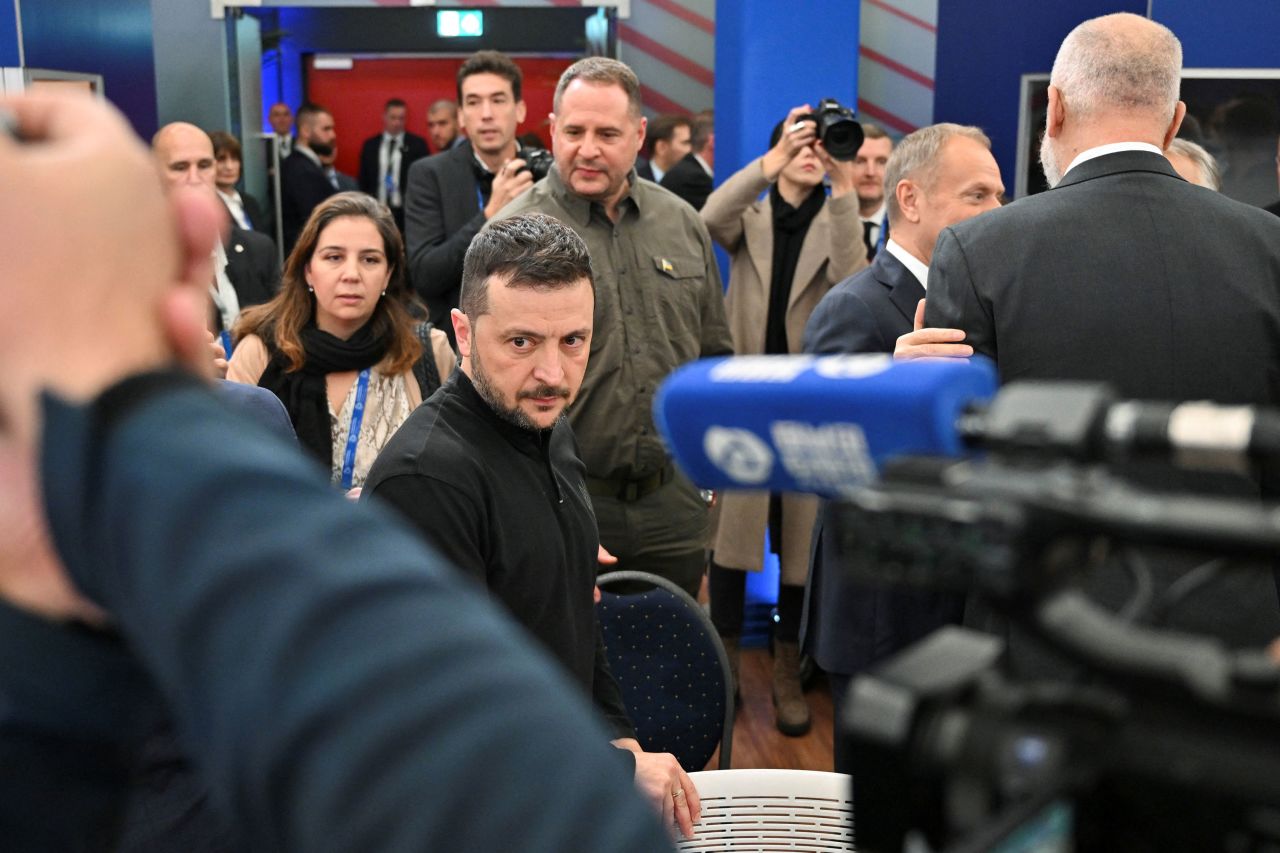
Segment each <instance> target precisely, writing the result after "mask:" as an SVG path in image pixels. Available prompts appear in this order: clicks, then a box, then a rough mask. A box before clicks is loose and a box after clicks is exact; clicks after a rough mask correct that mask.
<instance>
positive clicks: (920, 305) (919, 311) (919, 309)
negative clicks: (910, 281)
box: [915, 299, 925, 332]
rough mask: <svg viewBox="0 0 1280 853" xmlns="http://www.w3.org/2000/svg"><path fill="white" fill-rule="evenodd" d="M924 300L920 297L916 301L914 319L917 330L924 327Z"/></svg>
mask: <svg viewBox="0 0 1280 853" xmlns="http://www.w3.org/2000/svg"><path fill="white" fill-rule="evenodd" d="M924 302H925V301H924V300H923V299H921V300H920V301H919V302H917V303H916V320H915V330H916V331H917V332H918V331H920V330H921V329H923V328H924Z"/></svg>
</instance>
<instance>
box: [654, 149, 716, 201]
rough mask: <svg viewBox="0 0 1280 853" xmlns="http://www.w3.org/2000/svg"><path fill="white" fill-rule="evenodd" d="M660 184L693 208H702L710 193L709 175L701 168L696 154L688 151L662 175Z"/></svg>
mask: <svg viewBox="0 0 1280 853" xmlns="http://www.w3.org/2000/svg"><path fill="white" fill-rule="evenodd" d="M661 186H663V187H665V188H666V189H669V190H671V191H672V192H673V193H675V194H676V195H678V196H680V198H682V199H684V200H685V201H687V202H689V204H691V205H693V209H694V210H702V206H703V205H704V204H706V203H707V196H709V195H711V176H710V175H708V174H707V170H706V169H704V168H702V164H701V163H699V162H698V160H697V155H695V154H694V153H693V152H692V151H690V152H689V153H688V154H686V155H684V156H683V157H681V158H680V160H678V161H677V162H676V164H675V165H674V166H672V167H671V170H670V171H669V172H667V173H666V174H665V175H663V176H662V181H661Z"/></svg>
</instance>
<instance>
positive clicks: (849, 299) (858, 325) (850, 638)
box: [801, 251, 964, 675]
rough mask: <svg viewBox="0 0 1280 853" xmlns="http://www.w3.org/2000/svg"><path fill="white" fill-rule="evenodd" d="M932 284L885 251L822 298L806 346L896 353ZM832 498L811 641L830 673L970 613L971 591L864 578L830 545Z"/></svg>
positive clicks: (817, 540)
mask: <svg viewBox="0 0 1280 853" xmlns="http://www.w3.org/2000/svg"><path fill="white" fill-rule="evenodd" d="M923 298H924V288H923V287H921V286H920V282H918V281H917V280H916V278H915V276H913V275H912V274H911V272H910V270H908V269H907V268H906V267H905V266H904V265H903V264H902V262H901V261H899V260H898V259H897V258H895V257H894V256H893V255H891V254H889V253H888V252H887V251H881V252H879V253H878V254H877V255H876V258H875V260H874V261H872V262H871V266H869V267H867V268H866V269H864V270H861V271H859V272H858V273H856V274H854V275H853V276H851V277H850V278H847V279H845V280H844V281H842V282H840V283H839V284H837V285H836V286H835V287H833V288H832V289H831V292H830V293H828V294H827V295H826V296H824V297H823V298H822V301H821V302H819V303H818V307H817V308H815V309H814V310H813V314H812V316H810V317H809V323H808V324H807V325H806V326H805V330H804V351H805V352H807V353H819V354H841V353H867V352H893V348H894V345H895V344H896V342H897V340H898V336H899V335H904V334H906V333H907V332H910V331H911V328H912V321H913V319H914V317H915V310H916V304H917V303H918V302H919V301H920V300H921V299H923ZM828 508H829V505H828V504H826V503H824V504H823V506H822V509H821V510H820V511H819V513H818V522H817V526H816V527H815V528H814V535H813V554H812V560H811V565H810V570H809V584H808V587H807V589H806V591H805V617H804V624H803V626H802V628H801V638H802V642H803V644H804V648H805V650H806V651H808V652H809V654H811V655H812V656H813V659H814V660H816V661H817V662H818V665H819V666H821V667H822V668H823V669H825V670H826V671H827V672H833V673H837V674H840V675H853V674H855V673H857V672H860V671H861V670H863V669H865V668H866V667H867V666H869V665H871V664H872V663H875V662H876V661H878V660H880V659H882V658H884V657H887V656H888V655H891V654H893V653H894V652H896V651H898V650H899V649H901V648H903V647H904V646H907V645H910V644H911V643H913V642H915V641H916V640H918V639H920V638H921V637H924V636H926V635H927V634H930V633H932V632H933V631H934V630H936V629H937V628H940V627H941V626H943V625H946V624H952V623H957V622H959V621H960V619H961V618H962V617H963V615H964V597H963V596H960V595H955V594H949V593H935V592H928V591H920V590H901V589H888V588H880V587H874V586H870V585H867V584H862V583H858V582H857V581H855V580H854V579H852V578H850V577H849V576H848V569H847V567H845V566H843V565H840V564H839V563H837V562H836V561H835V560H834V559H831V558H830V556H829V554H827V553H825V552H824V549H823V542H822V539H823V535H822V531H823V528H824V526H825V523H826V518H827V512H828Z"/></svg>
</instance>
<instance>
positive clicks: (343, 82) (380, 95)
mask: <svg viewBox="0 0 1280 853" xmlns="http://www.w3.org/2000/svg"><path fill="white" fill-rule="evenodd" d="M465 58H466V57H462V56H456V57H449V58H439V59H430V58H420V59H401V58H395V59H393V58H386V59H382V58H361V59H356V60H354V66H353V67H352V68H351V70H349V71H337V70H331V69H316V68H315V65H314V57H312V58H309V59H308V60H307V97H308V99H309V100H311V101H314V102H315V103H318V104H321V105H323V106H324V107H326V108H327V109H328V110H329V111H330V112H332V113H333V122H334V126H335V128H336V129H337V132H338V160H337V163H336V165H337V167H338V171H340V172H346V173H347V174H348V175H352V176H356V175H358V174H359V171H360V146H361V145H362V144H364V141H365V140H366V139H368V138H369V137H370V136H373V135H375V134H378V133H381V132H382V107H383V105H384V104H385V103H386V102H387V100H388V99H389V98H403V99H404V101H405V102H406V103H407V104H408V105H409V130H410V131H412V132H413V133H416V134H418V135H419V136H422V137H426V136H427V107H428V106H430V105H431V104H432V103H433V102H434V101H437V100H439V99H440V98H448V99H449V100H455V99H456V98H457V88H456V83H455V77H456V75H457V73H458V66H460V65H462V63H463V60H464V59H465ZM516 62H517V63H518V64H519V65H520V70H521V71H523V72H524V102H525V105H526V108H527V112H526V116H525V121H524V123H523V124H521V125H520V129H519V132H520V133H528V132H533V133H536V134H538V135H539V136H540V137H542V140H543V143H544V144H545V145H546V146H547V147H548V148H550V147H551V134H550V131H549V129H548V126H547V114H548V113H550V112H551V100H552V96H553V95H554V94H555V89H556V82H557V81H558V80H559V79H560V74H561V72H563V71H564V70H565V69H566V68H568V67H569V65H570V64H572V62H573V60H572V59H566V58H563V57H561V58H552V57H523V56H522V57H519V58H517V59H516Z"/></svg>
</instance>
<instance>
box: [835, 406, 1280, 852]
mask: <svg viewBox="0 0 1280 853" xmlns="http://www.w3.org/2000/svg"><path fill="white" fill-rule="evenodd" d="M1233 419H1235V420H1236V421H1237V422H1238V423H1240V424H1242V425H1243V427H1242V428H1241V429H1237V430H1236V432H1235V433H1234V434H1232V435H1226V434H1225V433H1224V432H1223V431H1222V426H1223V425H1224V424H1227V423H1230V422H1232V420H1233ZM962 420H963V422H961V423H958V424H957V426H958V428H959V431H960V432H961V434H962V435H964V436H965V437H966V441H967V442H971V443H972V444H971V446H973V447H978V448H982V449H984V450H985V451H986V452H987V456H986V457H985V458H983V459H966V460H963V461H956V460H954V459H936V458H926V457H915V458H911V457H900V458H899V459H897V460H894V461H892V462H890V463H889V464H887V465H886V466H885V467H884V469H883V471H882V475H881V480H880V482H879V483H877V484H876V485H875V486H873V487H867V488H863V489H857V490H854V491H851V492H850V494H849V499H848V500H846V501H844V502H841V503H838V504H834V505H833V506H832V507H830V508H829V510H830V511H829V514H828V516H827V518H826V521H825V522H824V523H825V524H826V525H827V530H828V531H829V532H830V535H831V539H830V540H829V541H828V542H824V545H823V547H824V548H827V547H832V548H833V550H834V551H835V552H836V554H837V555H838V559H841V560H842V561H843V562H844V563H845V565H846V566H847V570H848V572H849V573H850V576H851V578H853V579H856V580H857V581H859V582H861V583H870V584H874V585H900V586H906V587H916V588H923V589H926V590H953V591H954V590H969V591H972V592H975V593H977V595H976V596H975V597H971V598H970V599H969V604H968V605H966V607H967V608H968V607H972V606H974V605H975V604H978V605H982V606H980V608H979V611H978V612H974V613H973V614H970V613H966V619H967V620H968V619H969V617H970V615H974V616H978V615H981V611H982V610H989V611H990V613H989V614H988V615H993V616H996V617H999V618H1002V619H1003V621H1005V622H1006V623H1007V624H1006V625H1005V627H1004V628H1003V629H1002V630H1001V631H1000V632H999V633H1000V636H999V637H997V636H992V635H991V634H987V633H981V634H979V633H972V632H969V631H966V630H964V629H960V628H944V629H942V630H941V631H939V632H937V633H935V634H932V635H931V636H929V637H927V638H925V639H923V640H921V641H920V642H919V643H917V644H916V645H914V646H911V647H908V648H907V649H905V650H904V651H902V652H899V653H898V654H897V655H896V656H894V657H892V658H890V659H888V660H886V661H883V662H881V663H879V664H877V665H876V666H875V667H873V668H872V669H871V670H869V671H867V672H864V673H861V674H859V675H858V676H856V677H855V679H854V682H853V685H852V688H851V690H850V694H849V698H848V701H847V704H846V706H845V714H844V717H843V719H842V720H841V721H840V722H841V725H842V726H843V727H844V730H845V731H846V732H847V733H848V734H849V735H850V738H851V739H850V742H849V743H850V746H849V752H848V753H846V755H847V756H848V759H849V765H850V766H851V767H853V768H854V785H855V789H856V794H855V808H856V814H855V821H856V826H857V844H858V849H859V850H864V851H900V850H904V849H911V850H915V851H919V850H946V851H948V853H952V851H961V850H963V851H973V853H977V851H1000V853H1008V851H1024V850H1035V851H1059V850H1078V851H1090V853H1095V851H1101V853H1112V851H1116V853H1121V851H1123V853H1165V852H1166V851H1183V850H1188V851H1191V850H1194V851H1197V853H1206V851H1210V852H1212V851H1222V852H1223V853H1230V852H1231V851H1236V850H1241V851H1244V850H1250V851H1252V850H1276V849H1280V738H1278V737H1277V735H1276V733H1277V732H1280V667H1277V666H1276V665H1275V664H1274V663H1272V661H1271V660H1270V659H1269V657H1268V656H1267V655H1266V654H1265V653H1263V652H1262V651H1261V650H1260V649H1256V648H1251V647H1237V646H1238V643H1237V641H1234V640H1229V639H1227V638H1225V637H1223V636H1219V634H1223V635H1225V634H1229V633H1232V629H1233V628H1234V627H1235V626H1233V625H1231V624H1228V622H1229V620H1223V619H1221V618H1220V617H1219V616H1217V615H1209V616H1206V617H1205V618H1191V619H1190V620H1189V621H1185V622H1181V623H1180V622H1178V620H1177V616H1178V614H1179V613H1181V614H1182V615H1183V616H1184V617H1185V616H1188V615H1192V616H1193V614H1194V607H1193V608H1192V610H1193V614H1186V612H1185V611H1186V609H1187V608H1186V607H1185V606H1184V605H1186V604H1188V603H1189V602H1191V601H1192V600H1193V599H1195V598H1196V597H1198V596H1201V595H1204V596H1213V595H1214V587H1215V586H1217V585H1219V584H1220V583H1227V584H1228V585H1227V587H1226V589H1227V590H1228V593H1227V595H1229V596H1230V599H1228V600H1230V601H1231V602H1232V604H1231V606H1232V607H1233V608H1235V609H1237V610H1238V612H1236V613H1235V614H1234V616H1233V618H1236V619H1245V618H1246V613H1247V612H1248V610H1249V608H1248V607H1246V606H1245V605H1246V602H1244V601H1242V600H1240V598H1239V596H1240V595H1243V594H1244V591H1247V590H1249V589H1252V588H1253V587H1252V586H1238V585H1237V584H1239V583H1240V582H1241V581H1242V580H1243V579H1244V578H1245V577H1246V576H1247V573H1249V572H1254V573H1255V576H1257V577H1259V578H1260V579H1261V585H1260V590H1261V594H1260V599H1259V600H1260V601H1263V600H1265V599H1266V598H1267V594H1266V593H1267V592H1268V591H1269V590H1268V587H1270V586H1271V583H1270V581H1271V578H1270V577H1269V575H1270V574H1271V564H1272V561H1273V559H1274V557H1275V555H1276V554H1277V553H1280V506H1277V505H1276V504H1273V503H1262V502H1258V501H1257V500H1256V499H1255V498H1251V497H1248V496H1246V495H1244V494H1243V493H1241V495H1240V496H1238V497H1231V496H1229V494H1228V493H1227V492H1226V491H1225V490H1224V489H1223V487H1224V486H1225V484H1224V483H1222V482H1220V481H1218V480H1216V479H1207V480H1205V481H1204V482H1203V483H1202V482H1201V480H1200V479H1199V477H1189V476H1187V475H1188V474H1190V473H1193V472H1198V473H1199V474H1210V473H1223V472H1229V471H1236V472H1239V471H1256V470H1263V471H1272V472H1273V471H1274V470H1275V469H1274V466H1275V465H1276V464H1277V463H1280V411H1275V410H1266V409H1246V408H1245V407H1230V406H1227V407H1215V406H1211V405H1209V404H1205V403H1188V404H1185V405H1177V406H1175V405H1174V404H1172V403H1148V402H1143V403H1133V402H1118V401H1116V400H1115V399H1114V395H1112V394H1111V393H1110V392H1109V391H1107V390H1106V389H1105V387H1104V386H1096V385H1090V384H1087V383H1065V382H1064V383H1017V382H1015V383H1011V384H1009V385H1007V386H1005V387H1004V388H1003V389H1002V390H1001V391H1000V393H999V394H998V395H997V396H996V397H995V399H994V400H993V401H992V403H991V404H990V406H989V407H988V408H986V409H985V410H979V409H975V410H973V411H971V412H970V413H968V414H966V415H965V416H964V417H963V419H962ZM1175 469H1178V470H1175ZM1147 479H1150V480H1152V481H1153V485H1148V484H1147V483H1145V482H1144V480H1147ZM1175 487H1176V489H1175ZM824 535H825V534H824ZM1153 549H1154V550H1153ZM1153 557H1155V558H1158V559H1159V560H1160V561H1162V562H1168V563H1169V564H1170V565H1168V566H1162V565H1160V564H1158V563H1157V562H1156V561H1155V560H1153V559H1152V558H1153ZM1186 558H1190V559H1186ZM1184 564H1185V566H1190V565H1195V568H1192V569H1190V570H1184ZM1170 570H1172V571H1170ZM1259 572H1260V573H1261V574H1260V575H1258V574H1257V573H1259ZM1100 575H1110V576H1111V577H1113V578H1114V580H1116V581H1119V582H1120V583H1117V584H1115V585H1114V586H1113V587H1112V589H1114V590H1115V591H1116V592H1117V593H1118V594H1119V597H1120V598H1123V599H1125V600H1124V601H1123V605H1122V606H1119V607H1115V606H1113V605H1107V606H1104V605H1103V603H1101V602H1102V601H1103V600H1104V599H1103V598H1099V599H1095V598H1094V597H1093V593H1092V592H1089V593H1087V592H1086V590H1087V589H1093V590H1094V591H1102V592H1103V593H1104V597H1105V589H1106V587H1105V586H1103V585H1098V586H1092V584H1093V583H1094V582H1096V581H1099V580H1100V579H1101V578H1100V577H1099V576H1100ZM1169 578H1176V580H1173V582H1172V583H1166V581H1167V580H1168V579H1169ZM1231 590H1236V592H1231ZM1211 600H1212V599H1211ZM1264 603H1265V602H1264ZM1213 606H1214V607H1221V606H1222V605H1221V604H1218V605H1213ZM1270 606H1271V607H1274V606H1275V605H1274V600H1272V602H1271V605H1270ZM1196 624H1207V625H1209V626H1211V627H1212V628H1213V629H1214V631H1215V632H1217V633H1207V632H1196V631H1194V630H1193V629H1192V627H1189V626H1194V625H1196ZM1268 624H1269V623H1268ZM1179 625H1180V626H1181V627H1179ZM1264 627H1265V626H1264ZM1264 633H1265V637H1266V638H1269V637H1270V636H1273V635H1272V634H1271V633H1270V632H1269V631H1266V632H1264ZM1241 636H1243V634H1242V635H1241ZM1031 643H1034V644H1035V645H1036V646H1038V647H1039V648H1040V649H1041V650H1042V651H1043V652H1045V653H1052V654H1053V655H1055V656H1056V659H1057V661H1058V663H1057V664H1054V665H1053V666H1046V665H1044V664H1048V663H1050V661H1049V660H1048V659H1046V658H1044V657H1043V656H1039V657H1038V658H1037V656H1032V655H1031V654H1030V653H1031V652H1033V651H1035V646H1031V645H1029V644H1031ZM1028 663H1029V664H1031V666H1030V667H1024V666H1023V665H1022V664H1028Z"/></svg>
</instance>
